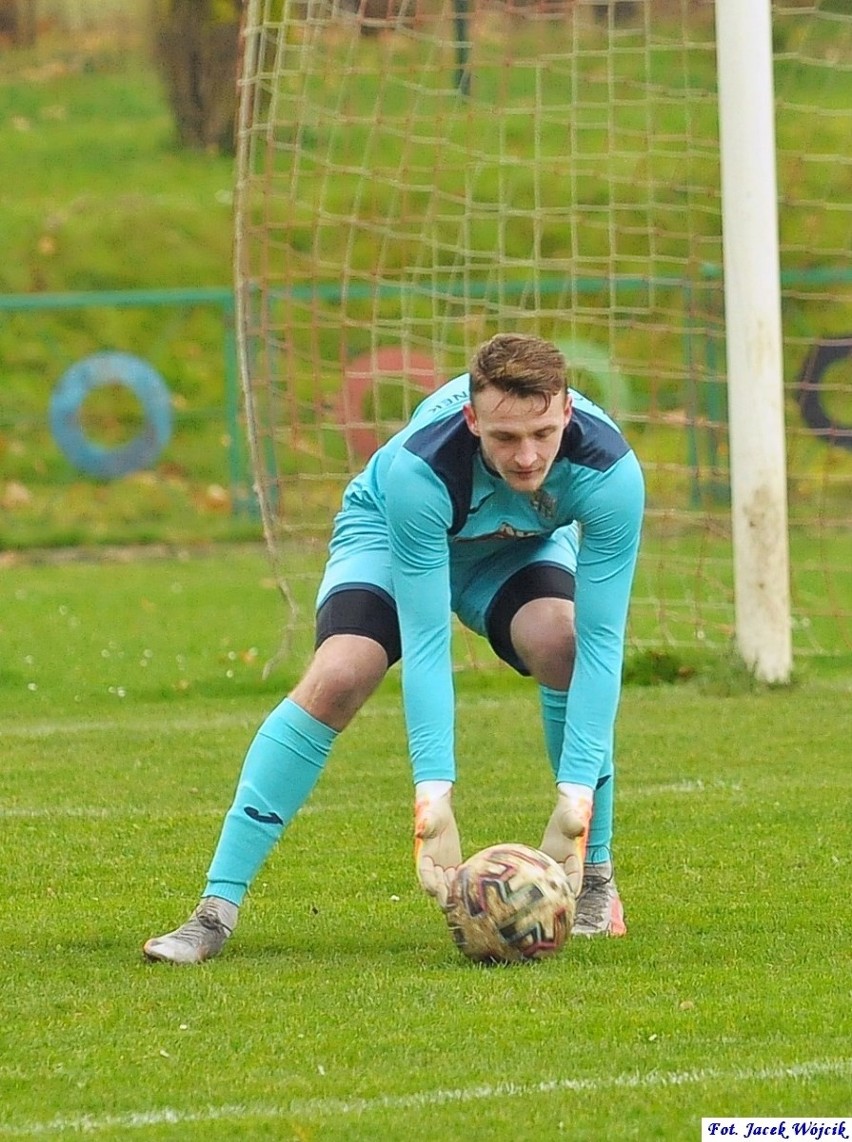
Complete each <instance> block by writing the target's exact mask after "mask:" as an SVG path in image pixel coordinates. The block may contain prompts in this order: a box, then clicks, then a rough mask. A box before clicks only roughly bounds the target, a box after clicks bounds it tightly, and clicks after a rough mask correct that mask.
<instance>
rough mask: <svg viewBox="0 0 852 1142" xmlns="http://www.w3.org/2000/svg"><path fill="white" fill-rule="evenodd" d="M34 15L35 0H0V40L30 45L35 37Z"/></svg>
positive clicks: (24, 46) (12, 43) (19, 44)
mask: <svg viewBox="0 0 852 1142" xmlns="http://www.w3.org/2000/svg"><path fill="white" fill-rule="evenodd" d="M36 15H37V13H36V0H0V40H6V41H7V42H8V43H9V44H11V45H12V46H13V47H16V48H26V47H30V46H31V45H32V44H34V43H35V38H36Z"/></svg>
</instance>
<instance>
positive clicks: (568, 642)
mask: <svg viewBox="0 0 852 1142" xmlns="http://www.w3.org/2000/svg"><path fill="white" fill-rule="evenodd" d="M512 642H513V644H514V646H515V649H516V650H517V652H518V654H519V655H520V657H521V659H522V660H523V662H524V664H525V665H526V667H527V669H528V670H529V672H530V673H531V674H532V676H533V677H534V678H535V679H536V681H538V682H540V683H542V685H544V686H550V687H552V688H553V689H554V690H567V689H568V685H569V683H570V681H571V673H572V671H573V669H574V654H575V638H574V622H573V606H572V604H571V603H569V602H567V601H566V600H558V599H538V600H536V601H535V603H530V604H528V605H527V606H526V607H524V608H522V610H521V611H519V612H518V614H517V616H516V619H515V621H514V622H513V624H512Z"/></svg>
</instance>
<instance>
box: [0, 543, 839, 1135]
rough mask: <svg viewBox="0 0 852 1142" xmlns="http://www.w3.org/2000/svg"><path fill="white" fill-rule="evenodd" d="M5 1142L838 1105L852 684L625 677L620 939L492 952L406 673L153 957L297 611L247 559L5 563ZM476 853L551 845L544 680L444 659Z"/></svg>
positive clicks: (255, 555)
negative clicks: (420, 777)
mask: <svg viewBox="0 0 852 1142" xmlns="http://www.w3.org/2000/svg"><path fill="white" fill-rule="evenodd" d="M2 577H3V586H4V599H5V605H4V608H3V611H2V615H0V635H2V645H3V648H4V652H3V659H2V666H0V725H1V726H2V735H3V745H4V758H5V762H4V766H3V786H2V793H0V817H2V822H0V828H2V832H0V836H2V852H3V857H4V864H5V867H6V869H7V878H8V886H7V904H6V907H5V908H4V909H3V910H2V912H0V916H2V919H1V920H0V939H2V946H3V948H4V970H3V972H2V978H0V996H2V1013H3V1018H2V1021H0V1137H4V1138H5V1137H8V1138H36V1137H64V1136H67V1137H77V1136H80V1135H85V1136H92V1137H96V1138H99V1139H104V1140H106V1139H115V1140H116V1142H118V1140H121V1142H124V1140H125V1139H128V1138H138V1139H140V1140H141V1139H144V1140H146V1142H148V1140H151V1142H153V1140H166V1139H185V1138H199V1139H202V1138H203V1139H205V1140H208V1139H223V1140H224V1139H233V1138H240V1139H261V1138H269V1139H272V1138H274V1139H284V1140H291V1139H292V1140H294V1142H296V1140H298V1142H305V1140H308V1139H310V1140H313V1139H322V1140H323V1142H334V1140H337V1139H346V1140H349V1139H359V1140H360V1139H365V1140H370V1142H372V1140H374V1139H388V1140H403V1139H404V1140H406V1142H411V1140H412V1139H416V1140H418V1142H419V1140H421V1139H423V1140H425V1139H453V1140H456V1139H457V1140H459V1142H462V1140H464V1142H468V1140H469V1142H492V1140H493V1139H496V1138H512V1139H518V1140H521V1142H526V1140H528V1139H529V1140H532V1139H561V1138H571V1139H582V1140H589V1142H601V1140H606V1142H609V1140H618V1139H641V1140H646V1139H663V1140H666V1142H680V1140H683V1142H688V1140H691V1139H694V1138H697V1137H699V1134H700V1119H701V1117H702V1115H782V1114H783V1115H787V1116H799V1115H804V1116H819V1115H843V1114H846V1115H848V1114H849V1112H850V1109H852V1108H850V1100H849V1092H850V1088H852V1049H850V1038H851V1037H852V1014H850V1013H852V1004H850V998H852V993H850V978H852V973H850V968H852V957H850V945H849V921H850V910H849V901H848V896H849V884H850V864H849V854H850V841H852V835H850V833H852V829H850V817H849V804H850V792H852V790H850V768H849V737H850V729H852V725H850V714H849V711H850V709H851V708H852V702H850V692H852V683H850V674H849V671H848V669H842V668H835V669H831V670H829V669H824V670H822V671H821V672H820V673H819V674H817V673H811V672H806V674H805V676H804V677H802V678H800V680H799V682H798V684H797V685H796V686H794V687H792V688H787V689H783V690H782V689H771V690H767V689H761V688H754V687H751V688H741V689H739V690H738V689H736V688H735V687H734V688H731V689H730V692H729V693H728V695H727V696H724V697H723V696H720V694H719V692H718V691H715V690H714V689H713V688H712V687H708V686H707V685H706V684H705V680H703V679H702V677H701V675H700V673H699V674H696V676H695V677H694V678H692V679H691V680H690V681H688V682H684V683H681V684H678V685H669V686H655V687H639V686H632V685H631V686H628V687H627V688H626V689H625V694H624V699H623V703H622V711H621V716H620V722H619V734H618V745H619V748H618V753H619V763H620V775H621V776H620V786H619V790H620V793H619V801H618V810H617V813H618V835H617V841H618V847H617V857H618V865H619V873H620V884H621V889H622V894H623V896H624V899H625V902H626V906H627V910H628V921H629V925H630V933H629V936H628V938H627V939H626V940H623V941H601V942H582V943H581V942H579V941H578V942H575V943H569V945H568V946H567V947H566V949H565V950H564V951H563V953H562V954H561V955H560V956H558V957H556V958H555V959H553V960H550V961H547V962H543V963H541V964H539V965H536V966H531V967H523V968H518V969H514V968H510V969H482V968H477V967H474V966H473V965H471V964H469V963H468V962H467V961H465V960H464V959H462V957H461V956H460V955H459V953H458V952H457V951H456V950H455V948H454V947H453V946H452V944H451V942H450V940H449V937H448V934H447V931H446V930H445V927H444V923H443V920H442V918H441V916H440V913H439V912H438V911H437V909H436V908H435V906H434V905H433V904H432V903H431V902H430V901H429V900H427V899H426V898H425V897H424V896H422V894H421V893H420V891H419V889H418V888H417V886H416V883H415V878H414V872H413V867H412V862H411V845H410V830H411V820H410V776H409V770H408V764H407V761H406V756H405V744H404V733H403V725H402V719H401V714H400V710H399V700H398V680H397V677H396V675H395V674H394V675H392V676H391V677H389V679H388V680H387V681H386V683H385V684H384V686H383V687H382V689H381V690H380V692H379V694H378V695H377V696H376V697H375V699H374V700H373V702H372V703H371V704H370V705H368V707H367V708H366V709H365V710H364V711H363V713H362V714H361V715H360V717H359V718H358V719H356V721H355V723H354V724H353V726H352V727H351V728H350V730H349V731H347V733H346V734H345V735H344V736H343V737H342V738H341V740H340V742H339V743H338V747H337V750H336V754H335V756H334V757H333V758H332V761H331V763H330V764H329V767H328V771H327V773H326V774H325V776H324V778H323V780H322V781H321V782H320V784H319V786H318V788H317V790H316V792H315V794H314V796H313V798H312V800H311V801H310V802H309V804H308V806H307V807H306V809H305V810H304V811H303V813H302V814H301V815H300V817H299V818H298V819H297V820H296V822H294V824H293V826H292V828H291V830H290V832H289V833H288V835H287V836H286V837H285V839H284V841H283V842H282V844H281V845H280V846H279V848H278V849H277V850H276V852H275V854H274V855H273V857H272V859H271V860H270V862H269V863H268V865H267V866H266V867H265V869H264V870H263V872H262V873H261V875H260V877H259V878H258V881H257V884H256V886H255V889H254V890H253V892H252V894H251V896H250V899H249V902H248V904H247V905H246V907H245V908H244V910H243V917H242V921H241V925H240V928H239V929H238V932H237V933H236V935H235V937H234V939H233V940H232V942H231V943H230V945H229V946H228V948H227V949H226V951H225V953H224V954H223V955H222V957H221V958H219V959H218V960H216V961H213V962H211V963H209V964H206V965H203V966H202V967H200V968H195V969H193V968H190V969H175V968H171V967H168V966H165V965H156V966H155V965H147V964H145V963H144V962H143V961H142V958H141V955H140V946H141V943H142V942H143V940H144V939H145V938H147V937H148V936H149V935H152V934H153V933H155V932H158V931H163V930H165V929H166V928H167V927H171V926H173V925H174V924H176V923H178V922H180V921H181V920H183V919H184V918H185V914H186V913H187V911H188V910H189V908H190V907H191V906H192V905H193V904H194V902H195V898H196V896H197V894H198V892H199V889H200V887H201V885H202V881H203V876H204V871H205V869H206V865H207V861H208V859H209V856H210V854H211V851H212V847H213V845H214V843H215V839H216V836H217V833H218V826H219V819H220V817H221V815H222V813H223V812H224V809H225V808H226V807H227V804H228V802H229V800H230V797H231V793H232V790H233V786H234V782H235V779H236V773H237V770H238V767H239V764H240V761H241V758H242V754H243V752H244V750H245V747H246V746H247V744H248V741H249V739H250V737H251V735H252V733H253V731H254V729H255V727H256V726H257V724H258V723H259V721H260V720H261V719H262V718H263V716H264V715H265V713H266V712H267V710H268V709H269V708H270V706H271V705H272V704H273V703H274V702H275V701H276V700H277V696H278V695H279V694H283V693H284V692H285V691H286V689H287V687H288V686H289V684H290V683H291V682H292V681H293V679H294V678H295V676H296V675H297V674H298V672H299V670H300V669H301V666H302V662H303V659H304V657H305V655H306V654H307V652H308V647H307V645H306V644H302V643H298V644H297V645H296V646H295V647H294V648H293V650H292V652H291V654H290V655H289V656H288V657H287V658H286V659H285V660H284V661H283V662H282V664H281V665H280V666H279V667H278V668H277V669H276V670H275V671H273V673H272V675H271V676H270V677H269V678H268V679H266V680H263V678H262V676H261V668H262V664H263V663H264V662H265V661H266V660H267V659H268V658H270V657H271V656H272V655H273V654H274V653H275V652H276V651H277V650H278V646H279V628H280V626H281V625H282V623H283V621H284V615H283V613H282V611H283V609H282V606H281V603H280V601H279V600H278V598H277V595H276V593H275V591H274V589H273V586H272V584H271V582H270V577H269V571H268V567H267V564H266V561H265V558H264V556H263V554H262V553H261V552H260V551H259V550H258V549H254V548H252V549H246V550H231V551H227V552H226V551H222V552H220V553H218V554H213V555H210V556H207V557H203V558H178V559H156V560H155V559H148V560H143V559H139V558H137V559H134V560H129V559H128V560H125V561H123V562H97V563H95V562H84V561H79V560H78V561H75V562H67V563H62V562H55V563H50V564H46V563H34V562H29V563H27V562H23V561H7V563H6V564H5V565H4V566H3V568H2ZM457 692H458V704H459V767H460V782H459V787H458V792H457V811H458V817H459V822H460V826H461V830H462V834H463V842H464V847H465V851H466V852H468V853H469V852H472V851H474V850H475V849H476V848H478V847H480V846H482V845H484V844H486V843H489V842H493V841H497V840H508V839H513V840H521V841H526V842H531V843H535V842H536V841H537V840H538V839H539V836H540V833H541V830H542V828H543V825H544V822H545V820H546V818H547V816H548V814H549V811H550V806H551V799H552V787H551V781H550V779H549V776H548V768H547V765H546V762H545V761H544V757H543V748H542V743H541V738H540V730H539V726H538V721H537V713H536V710H537V703H536V699H535V696H534V693H533V690H532V688H531V686H530V685H529V684H528V683H524V682H522V681H521V680H519V679H515V677H514V676H513V675H511V674H510V673H509V672H508V671H505V670H487V671H469V670H462V671H460V672H459V673H458V676H457Z"/></svg>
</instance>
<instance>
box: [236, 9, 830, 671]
mask: <svg viewBox="0 0 852 1142" xmlns="http://www.w3.org/2000/svg"><path fill="white" fill-rule="evenodd" d="M353 3H354V0H353ZM773 21H774V26H773V35H774V44H775V73H776V105H777V139H778V178H779V209H780V231H781V257H782V271H783V277H782V286H783V321H784V368H785V386H786V392H787V421H788V456H789V488H790V517H791V545H792V549H791V557H792V565H793V571H792V576H793V582H792V593H793V607H794V622H795V631H794V645H795V649H796V651H797V652H799V653H803V652H819V653H838V652H842V651H848V650H849V649H850V646H852V622H851V621H850V619H852V587H850V573H849V569H848V542H847V544H846V547H845V548H844V539H846V540H847V541H848V533H849V526H850V522H852V508H851V507H850V504H852V495H850V492H852V487H850V485H852V376H851V375H850V374H852V363H850V360H851V359H852V339H850V335H852V288H850V287H852V271H850V265H849V250H850V230H852V207H851V206H850V203H852V193H850V192H852V156H850V155H849V153H848V139H849V138H850V137H852V14H850V11H849V9H848V6H846V5H845V3H838V2H837V0H823V2H822V3H792V2H788V3H776V4H775V5H774V6H773ZM244 46H245V51H244V65H243V76H242V83H241V110H240V125H239V156H238V185H237V237H236V285H237V291H238V309H239V329H238V337H239V342H240V350H241V371H242V379H243V385H244V391H245V395H246V404H245V415H246V420H247V425H246V427H247V430H248V434H249V440H250V444H251V453H252V466H253V474H254V479H255V484H256V489H257V493H258V498H259V503H260V506H261V511H262V515H263V520H264V527H265V532H266V535H267V539H268V542H269V546H270V550H271V552H272V556H273V559H274V561H275V565H276V569H277V574H278V577H279V580H280V582H281V585H282V588H283V589H284V591H285V594H286V595H287V597H288V600H289V602H290V604H291V607H292V608H293V612H292V623H293V624H294V625H298V624H300V623H304V624H306V625H309V624H310V619H311V596H312V593H313V590H314V588H315V586H316V583H317V577H318V574H319V571H320V568H321V565H322V557H323V550H324V542H325V539H326V538H327V535H328V532H329V529H330V525H331V520H332V517H333V514H334V511H335V510H336V507H337V504H338V502H339V496H340V492H341V490H342V487H343V485H344V483H345V480H346V479H347V478H348V476H349V475H350V474H351V473H352V472H353V471H355V470H357V469H358V468H359V467H361V466H362V465H363V463H364V462H365V460H366V459H367V457H368V456H369V455H370V454H371V452H372V451H373V449H374V448H375V447H376V446H377V445H378V444H379V443H381V442H382V441H383V440H385V439H387V437H388V436H389V435H391V433H392V432H393V431H394V430H396V429H397V428H398V427H399V426H400V425H401V424H402V423H403V422H404V420H405V419H406V417H407V416H408V415H409V413H410V412H411V410H412V409H413V408H414V407H415V406H416V404H417V402H418V400H419V399H422V396H423V395H424V393H425V392H427V391H429V390H430V389H431V388H433V387H435V386H436V385H437V384H439V383H441V381H443V380H446V379H449V378H450V377H451V376H455V375H457V374H459V373H461V372H464V371H465V369H466V367H467V362H468V360H469V358H470V355H471V354H472V352H473V350H474V349H475V347H476V346H477V345H478V344H479V343H480V342H481V341H482V340H483V339H485V338H486V337H488V336H490V335H491V334H493V333H494V332H497V331H498V330H501V329H502V330H505V329H509V328H511V329H513V330H519V331H523V332H532V333H537V334H539V335H542V336H546V337H548V338H551V339H552V340H554V341H555V342H556V343H557V344H558V345H559V346H560V347H561V348H562V349H563V351H564V353H565V355H566V358H567V359H568V361H569V365H570V367H571V370H572V378H571V380H572V384H573V385H574V386H575V387H577V388H579V389H581V390H583V391H585V392H586V393H587V394H588V395H590V396H591V397H592V398H593V399H596V400H598V401H599V402H600V403H602V404H604V405H605V406H606V407H607V408H608V409H609V410H610V411H611V412H613V413H614V414H615V415H616V417H617V418H618V419H619V420H620V422H621V424H622V426H623V427H624V430H625V432H626V434H627V435H628V437H629V438H630V440H631V442H632V443H633V444H634V446H635V448H636V450H637V452H638V454H639V456H640V458H641V460H642V462H643V466H644V468H645V471H646V476H647V482H648V505H649V506H648V517H647V527H646V537H645V542H644V547H643V553H642V557H641V561H640V567H639V572H638V575H637V581H636V588H635V592H634V601H633V607H632V615H631V626H630V640H631V643H632V644H633V645H635V646H660V645H670V646H696V645H704V646H707V645H709V646H727V645H728V643H729V641H730V638H731V634H732V622H733V602H732V573H731V551H730V520H729V471H728V456H727V432H726V428H727V426H726V401H725V348H724V313H723V297H722V270H721V262H722V245H721V227H722V217H721V198H720V171H719V139H718V109H717V99H716V49H715V33H714V23H713V8H712V5H711V4H708V3H697V2H694V0H623V2H614V0H610V2H607V3H599V2H595V3H591V2H583V0H574V2H567V0H566V2H552V3H528V4H514V5H513V4H502V3H497V2H493V3H475V4H468V3H466V0H456V3H455V4H450V3H445V2H443V0H434V2H427V0H423V2H419V3H413V2H412V3H406V2H405V0H361V3H360V6H351V5H346V4H342V3H332V2H330V0H307V2H306V3H295V2H289V3H286V2H283V0H252V2H251V3H250V4H249V5H248V8H247V14H246V24H245V39H244ZM755 415H759V410H758V409H756V410H755Z"/></svg>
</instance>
